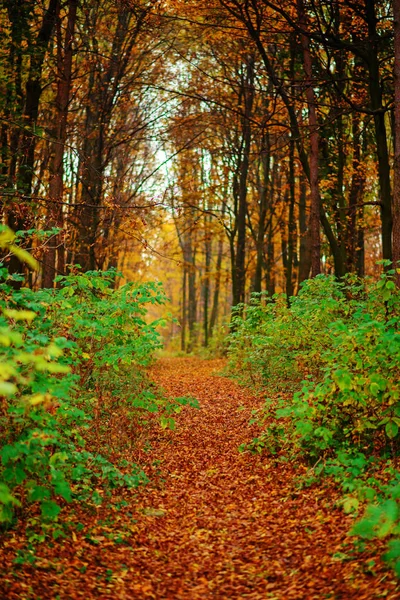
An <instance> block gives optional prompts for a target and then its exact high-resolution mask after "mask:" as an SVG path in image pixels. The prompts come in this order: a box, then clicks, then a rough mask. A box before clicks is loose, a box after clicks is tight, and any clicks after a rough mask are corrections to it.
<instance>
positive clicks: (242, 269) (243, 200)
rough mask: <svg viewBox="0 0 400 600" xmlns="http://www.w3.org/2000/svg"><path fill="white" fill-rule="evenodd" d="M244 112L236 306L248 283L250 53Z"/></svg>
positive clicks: (252, 64)
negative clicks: (246, 264)
mask: <svg viewBox="0 0 400 600" xmlns="http://www.w3.org/2000/svg"><path fill="white" fill-rule="evenodd" d="M243 93H244V114H243V125H242V135H243V152H242V157H241V165H240V175H239V205H238V214H237V239H236V257H235V271H236V289H235V290H234V296H233V304H234V306H236V305H237V304H240V303H241V302H244V300H245V284H246V266H245V259H246V217H247V178H248V172H249V164H250V148H251V116H252V111H253V101H254V56H253V55H249V56H248V57H247V61H246V73H245V81H244V87H243Z"/></svg>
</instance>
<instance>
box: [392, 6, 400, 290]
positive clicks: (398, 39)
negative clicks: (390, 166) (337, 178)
mask: <svg viewBox="0 0 400 600" xmlns="http://www.w3.org/2000/svg"><path fill="white" fill-rule="evenodd" d="M393 13H394V118H395V136H394V137H395V149H394V194H393V264H394V266H395V268H397V269H398V272H397V273H396V284H397V286H398V287H400V0H393Z"/></svg>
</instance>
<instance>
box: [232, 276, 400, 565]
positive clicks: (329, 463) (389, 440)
mask: <svg viewBox="0 0 400 600" xmlns="http://www.w3.org/2000/svg"><path fill="white" fill-rule="evenodd" d="M385 266H386V267H388V266H389V265H388V264H386V265H385ZM394 277H395V272H394V270H390V269H388V270H386V272H385V273H384V274H382V275H381V277H380V279H379V280H378V281H368V280H365V279H364V280H360V279H358V278H356V277H353V276H351V277H348V278H346V279H344V280H343V281H341V282H339V281H338V280H336V279H335V278H334V277H331V276H318V277H316V278H314V279H312V280H308V281H306V282H305V283H304V284H303V285H302V288H301V291H300V293H299V295H298V296H297V297H294V298H291V300H290V303H288V302H287V300H286V297H285V296H284V295H276V296H275V297H274V298H273V299H272V300H271V299H268V298H267V297H266V296H264V295H254V296H253V298H252V300H251V302H250V303H249V304H248V305H246V306H243V305H242V306H239V307H238V311H237V313H236V316H235V317H234V319H233V322H232V332H231V335H230V346H229V362H230V369H231V371H232V372H234V373H235V374H236V376H238V377H239V378H240V379H241V380H242V381H243V382H244V383H247V384H251V385H253V386H255V387H256V389H258V390H264V391H266V390H267V389H268V393H269V394H270V395H271V396H272V397H271V398H267V399H266V401H265V405H264V408H263V409H262V410H261V411H258V412H255V413H254V420H255V421H257V422H258V423H260V424H261V425H262V434H261V435H260V436H258V437H257V438H256V439H253V440H252V442H251V443H250V444H248V445H247V446H242V447H241V448H240V449H241V450H242V451H243V450H251V451H254V452H260V453H262V452H265V453H269V454H271V455H275V456H276V457H277V458H278V460H284V461H285V460H290V461H297V460H301V461H307V462H308V463H309V465H310V469H309V471H308V481H306V482H305V483H312V482H313V481H315V480H316V478H319V477H321V476H323V475H325V476H329V477H331V478H333V480H334V481H335V482H336V483H337V484H338V485H339V486H340V487H341V489H342V490H343V498H342V505H343V509H344V510H345V511H346V512H354V513H355V514H356V515H363V516H362V518H361V519H359V520H357V521H356V522H355V524H354V527H353V528H352V530H351V532H350V533H351V535H354V536H358V538H360V542H359V543H361V545H362V544H363V540H371V539H374V538H387V540H388V550H387V553H386V555H385V558H386V559H387V560H389V561H390V562H391V563H392V564H393V566H394V568H395V570H396V573H397V575H400V513H399V499H400V472H399V470H398V469H397V465H398V456H399V450H400V444H399V438H400V436H399V429H400V330H399V310H400V293H399V291H398V289H396V286H395V283H394ZM303 484H304V482H303Z"/></svg>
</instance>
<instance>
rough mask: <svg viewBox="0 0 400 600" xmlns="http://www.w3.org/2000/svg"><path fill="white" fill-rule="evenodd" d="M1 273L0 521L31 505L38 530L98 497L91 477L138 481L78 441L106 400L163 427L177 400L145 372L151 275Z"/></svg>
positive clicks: (5, 241)
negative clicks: (53, 285) (155, 417)
mask: <svg viewBox="0 0 400 600" xmlns="http://www.w3.org/2000/svg"><path fill="white" fill-rule="evenodd" d="M14 239H15V238H14V235H13V234H12V233H11V232H10V230H8V229H6V228H2V229H1V230H0V244H1V246H2V247H3V248H7V249H8V250H9V251H11V252H14V253H15V254H17V255H18V257H19V258H20V259H22V260H25V261H27V262H29V264H30V265H31V266H32V267H34V266H35V263H34V261H33V259H31V257H29V255H28V254H27V253H25V252H24V251H22V250H20V249H19V248H17V247H15V246H14ZM0 275H1V277H2V282H1V283H0V403H1V404H0V430H1V432H2V433H1V450H0V461H1V465H0V522H1V523H4V524H7V523H10V522H12V521H13V519H14V518H15V516H17V515H18V514H19V513H20V512H21V511H22V510H23V509H24V507H25V506H27V505H28V504H29V505H38V507H40V513H41V516H40V517H39V521H40V522H41V523H42V525H43V527H44V529H45V528H46V524H47V523H49V522H52V521H55V520H57V516H58V514H59V513H60V511H61V509H62V506H63V502H70V501H71V500H73V499H75V498H76V499H80V500H86V501H89V502H92V503H95V504H96V503H98V502H99V501H100V500H101V498H100V497H99V494H98V491H97V490H96V487H97V486H98V485H100V484H104V485H105V486H106V487H107V489H109V490H112V489H113V488H115V487H118V486H128V487H137V486H138V485H139V484H140V483H143V482H145V481H146V476H145V475H144V473H143V472H142V471H141V470H140V468H139V467H137V466H136V465H130V467H129V469H126V468H125V469H124V470H123V471H122V470H120V468H119V467H118V466H117V465H114V464H113V462H112V460H110V459H109V458H108V457H107V456H105V455H104V453H103V454H102V453H101V452H99V451H98V450H99V449H98V448H93V447H92V446H93V444H91V445H88V444H87V443H86V441H87V439H88V438H90V439H91V440H93V438H94V437H95V436H96V433H97V432H96V431H92V430H93V426H94V423H95V421H96V419H97V418H98V414H99V413H101V412H104V411H107V410H108V406H109V404H110V402H111V409H112V410H114V409H115V406H116V405H117V404H120V405H124V407H125V409H126V410H125V413H126V414H127V417H128V418H130V419H134V418H135V417H137V415H138V414H141V412H142V411H143V410H146V411H150V412H156V411H161V417H160V420H161V425H162V426H164V427H165V426H169V427H173V424H174V422H173V419H172V417H171V413H173V412H174V411H177V410H179V409H180V406H181V405H182V404H184V402H179V401H177V402H172V401H167V400H165V399H164V398H162V397H161V395H160V393H159V392H157V390H155V389H153V388H152V386H151V384H150V382H149V381H148V380H147V378H146V375H145V372H144V367H146V366H147V365H148V364H149V363H150V361H151V357H152V354H153V352H154V350H156V349H157V348H159V347H160V346H161V342H160V337H159V335H158V333H157V325H158V323H157V322H153V323H147V321H146V318H145V317H146V310H147V309H146V306H147V305H148V304H149V303H162V302H164V301H165V296H164V294H163V292H162V289H161V286H160V285H159V284H156V283H147V284H142V285H136V284H126V285H124V286H122V287H121V288H120V289H118V290H114V289H113V285H114V281H115V276H116V273H115V272H113V271H108V272H89V273H79V272H78V273H73V274H71V275H69V276H67V277H59V278H58V285H59V286H60V287H59V288H57V289H52V290H37V291H32V290H31V289H28V288H21V289H20V290H16V289H15V288H14V287H13V285H12V283H13V282H12V278H10V277H9V276H8V273H7V270H6V269H4V268H1V272H0ZM110 399H111V400H110ZM87 445H88V447H86V446H87ZM58 534H59V530H57V529H54V528H53V535H54V536H55V537H56V536H57V535H58ZM39 537H40V536H39Z"/></svg>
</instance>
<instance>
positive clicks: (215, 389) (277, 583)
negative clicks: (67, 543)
mask: <svg viewBox="0 0 400 600" xmlns="http://www.w3.org/2000/svg"><path fill="white" fill-rule="evenodd" d="M223 364H224V363H223V361H218V360H213V361H200V360H199V359H192V358H171V359H163V360H160V361H159V362H158V363H157V365H156V366H155V367H154V368H153V370H152V376H153V378H154V379H155V381H156V382H157V383H158V384H159V385H161V386H162V387H163V388H164V389H165V390H166V392H167V394H168V395H169V396H174V397H177V396H186V395H187V396H193V397H195V398H197V399H198V400H199V402H200V410H196V409H184V410H183V411H182V413H181V414H180V415H179V416H178V418H177V429H176V431H174V432H170V431H166V432H164V433H163V434H162V435H161V436H160V437H159V439H157V440H153V442H152V447H153V451H152V452H151V457H152V460H158V461H159V465H158V468H159V469H160V472H161V474H162V478H163V479H164V481H162V482H161V484H159V485H157V486H156V487H153V488H152V487H151V486H147V487H146V488H144V489H143V491H142V492H141V494H140V499H139V502H140V503H141V504H142V511H143V506H145V507H146V508H147V510H146V509H144V510H145V512H147V513H148V515H149V516H146V517H145V518H143V515H138V517H137V518H138V522H137V526H138V539H137V542H136V543H137V547H136V549H135V552H134V553H133V556H132V557H131V562H130V570H129V576H128V575H127V576H126V577H125V578H124V583H123V585H121V587H120V594H121V595H119V596H118V595H117V596H115V597H124V598H125V597H127V598H129V597H133V596H134V597H138V598H139V597H141V598H171V599H175V598H176V599H187V600H191V599H193V600H196V599H207V598H215V599H227V600H228V599H229V600H234V599H239V598H243V599H244V598H248V599H254V600H263V599H267V598H271V599H272V598H276V599H278V598H279V599H290V598H293V599H296V600H298V599H300V598H304V599H310V600H311V599H318V600H320V599H321V598H335V599H338V598H342V599H346V600H349V599H351V598H357V599H358V600H361V599H364V598H365V599H367V598H368V599H369V598H379V597H385V598H399V597H400V592H399V591H397V592H395V591H394V588H393V585H391V584H390V582H389V581H388V579H386V576H385V573H384V571H383V572H382V573H379V567H376V572H375V574H371V573H369V574H368V573H366V572H365V565H364V561H365V558H366V557H365V556H363V557H358V559H359V560H358V561H357V560H355V561H351V562H342V561H338V560H335V559H334V558H333V555H334V554H335V553H337V552H342V553H344V552H346V548H344V547H343V542H344V543H347V544H348V543H349V538H348V537H347V536H346V532H347V531H348V529H349V528H350V526H351V517H345V516H344V515H343V512H342V511H340V510H333V511H332V494H333V493H334V492H333V491H332V490H331V489H329V488H320V487H315V488H312V489H303V490H299V489H296V487H295V486H294V485H293V478H294V477H295V476H297V475H299V472H298V471H293V468H292V467H290V466H288V465H284V464H282V463H279V464H278V463H277V462H276V461H275V460H271V459H269V458H266V457H260V456H256V455H251V454H249V453H247V452H246V453H239V452H238V446H239V445H240V444H242V443H243V442H246V441H248V440H249V439H251V436H252V432H251V431H250V430H249V427H248V421H249V418H250V417H251V410H252V409H253V408H255V407H257V406H260V405H261V404H262V401H261V400H260V399H257V398H255V397H253V396H252V395H251V393H250V392H249V391H248V390H246V389H243V388H241V387H240V386H239V385H238V384H237V383H235V382H233V381H231V380H229V379H227V378H226V377H221V376H219V375H218V373H219V372H220V371H221V369H222V367H223ZM254 433H256V431H255V430H254V431H253V434H254ZM158 511H160V512H158ZM161 511H165V513H164V516H156V515H158V514H162V512H161ZM152 515H153V516H152ZM350 547H351V546H350ZM124 594H126V595H124Z"/></svg>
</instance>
